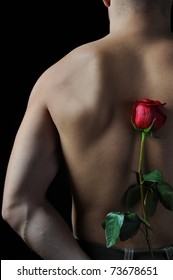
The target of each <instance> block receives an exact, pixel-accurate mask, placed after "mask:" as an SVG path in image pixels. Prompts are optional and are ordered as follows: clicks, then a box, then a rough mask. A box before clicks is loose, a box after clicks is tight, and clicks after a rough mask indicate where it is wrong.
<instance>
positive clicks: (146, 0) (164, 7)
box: [111, 0, 173, 13]
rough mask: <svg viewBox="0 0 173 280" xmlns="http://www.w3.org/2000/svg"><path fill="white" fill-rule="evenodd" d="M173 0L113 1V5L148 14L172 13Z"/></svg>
mask: <svg viewBox="0 0 173 280" xmlns="http://www.w3.org/2000/svg"><path fill="white" fill-rule="evenodd" d="M172 3H173V1H172V0H111V4H113V5H115V7H116V6H117V5H118V6H119V7H121V8H122V9H125V10H127V9H128V8H131V7H133V8H134V9H135V10H136V11H140V12H143V13H147V12H149V11H161V12H162V13H168V12H169V11H170V7H171V4H172Z"/></svg>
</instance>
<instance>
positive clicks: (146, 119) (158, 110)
mask: <svg viewBox="0 0 173 280" xmlns="http://www.w3.org/2000/svg"><path fill="white" fill-rule="evenodd" d="M165 104H166V103H163V104H161V102H160V101H153V100H150V99H142V100H135V101H134V105H133V108H132V122H133V124H134V125H135V127H136V128H137V129H141V130H143V129H146V128H148V127H150V126H151V125H152V123H153V122H154V123H153V126H152V128H151V130H152V131H156V130H158V129H159V128H161V127H162V126H163V124H164V123H165V121H166V118H167V117H166V115H165V114H164V113H163V112H162V109H163V106H164V105H165Z"/></svg>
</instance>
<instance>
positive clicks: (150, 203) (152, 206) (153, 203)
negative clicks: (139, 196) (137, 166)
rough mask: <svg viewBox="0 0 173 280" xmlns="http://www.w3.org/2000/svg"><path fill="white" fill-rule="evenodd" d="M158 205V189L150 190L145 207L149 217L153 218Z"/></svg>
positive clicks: (147, 193)
mask: <svg viewBox="0 0 173 280" xmlns="http://www.w3.org/2000/svg"><path fill="white" fill-rule="evenodd" d="M157 204H158V192H157V189H156V187H155V188H148V191H147V192H146V195H145V198H144V205H145V209H146V213H147V216H150V217H152V216H153V215H154V213H155V212H156V208H157Z"/></svg>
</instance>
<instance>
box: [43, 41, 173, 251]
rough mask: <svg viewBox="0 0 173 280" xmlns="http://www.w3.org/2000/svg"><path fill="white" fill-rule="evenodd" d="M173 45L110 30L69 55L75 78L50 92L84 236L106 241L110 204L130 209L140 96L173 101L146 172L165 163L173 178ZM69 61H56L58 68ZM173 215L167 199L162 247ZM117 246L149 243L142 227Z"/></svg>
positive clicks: (158, 239) (77, 225)
mask: <svg viewBox="0 0 173 280" xmlns="http://www.w3.org/2000/svg"><path fill="white" fill-rule="evenodd" d="M172 47H173V42H172V39H171V38H164V39H160V38H157V39H156V40H154V41H153V42H145V41H140V39H138V38H136V40H133V41H131V40H130V38H125V39H124V38H115V39H114V40H112V39H110V38H109V36H108V37H106V38H104V39H102V40H100V41H98V42H94V43H93V44H91V45H86V46H83V47H81V48H79V49H77V50H75V52H74V53H72V54H70V55H69V57H67V58H66V61H62V65H64V67H68V69H69V71H72V72H71V73H70V76H71V80H72V81H74V84H73V82H72V84H71V83H70V85H69V84H68V81H67V82H66V81H65V82H63V85H62V86H61V93H60V91H59V89H57V93H53V96H52V95H51V94H50V92H49V95H50V97H49V101H48V102H49V105H48V106H49V111H50V112H51V115H52V118H53V121H54V123H55V125H56V127H57V130H58V131H59V134H60V138H61V146H62V151H63V154H64V157H65V160H66V163H67V167H68V170H69V176H70V178H71V184H72V192H73V197H74V199H73V226H74V233H75V235H77V236H78V237H79V238H81V239H84V240H89V241H94V242H97V243H102V244H105V237H104V231H103V229H102V227H101V223H102V221H103V219H104V218H105V216H106V214H107V213H108V212H109V211H122V210H123V208H122V198H123V196H124V194H125V192H126V191H127V188H128V187H129V186H131V185H132V184H133V183H134V182H135V175H134V171H136V169H137V164H138V163H137V160H138V155H139V144H140V143H139V141H140V134H139V135H137V134H136V132H134V131H133V128H132V125H131V122H130V117H131V108H132V103H133V100H134V99H142V98H151V99H153V100H161V101H162V102H166V103H167V116H168V121H167V123H166V125H165V127H164V128H162V129H161V130H160V131H159V132H158V135H159V136H160V137H161V140H160V139H159V140H158V139H157V138H151V137H150V139H149V140H148V143H147V147H146V153H147V154H149V151H150V150H151V151H152V153H151V154H152V157H151V156H150V157H149V162H148V160H147V158H146V162H148V164H146V166H145V168H146V172H147V171H149V170H152V169H159V170H163V173H164V176H165V180H166V181H167V182H169V184H171V185H173V178H172V168H171V166H173V159H172V158H171V157H170V154H171V152H172V145H171V143H172V141H173V132H172V130H171V120H172V119H173V113H172V112H171V111H172V108H173V95H172V89H173V80H172V76H173V48H172ZM73 63H74V64H76V63H77V67H76V65H73ZM62 65H55V66H54V68H55V69H56V68H57V69H56V70H55V72H56V71H57V73H58V71H59V70H58V68H59V67H60V68H62V67H63V66H62ZM78 67H79V68H80V69H81V70H80V71H79V69H77V70H76V68H78ZM50 71H52V70H50ZM75 71H77V72H76V73H78V75H79V76H78V78H77V79H76V73H75ZM47 75H48V76H49V75H52V74H51V73H50V74H49V73H48V74H47ZM163 81H164V82H163ZM139 211H140V210H139ZM172 220H173V213H172V212H171V211H168V210H166V209H163V207H162V206H161V205H160V206H159V207H158V210H157V214H156V215H155V217H154V218H153V220H152V223H153V225H154V229H155V233H154V234H153V236H152V239H153V245H154V247H155V248H159V247H162V246H165V245H168V244H171V243H172V242H173V236H172V233H171V232H172V231H171V229H170V227H171V226H172ZM117 246H119V247H126V248H127V247H133V248H134V247H135V248H144V247H146V245H145V242H144V237H143V235H142V233H139V234H138V235H137V236H136V237H135V238H133V239H130V240H129V241H126V242H121V243H120V242H118V244H117Z"/></svg>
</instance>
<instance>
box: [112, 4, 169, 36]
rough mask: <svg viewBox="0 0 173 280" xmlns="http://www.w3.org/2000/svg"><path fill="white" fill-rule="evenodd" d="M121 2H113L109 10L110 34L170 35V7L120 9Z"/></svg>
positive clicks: (130, 7)
mask: <svg viewBox="0 0 173 280" xmlns="http://www.w3.org/2000/svg"><path fill="white" fill-rule="evenodd" d="M121 1H122V0H121ZM121 1H120V0H113V1H112V2H113V3H112V5H111V6H110V8H109V18H110V34H113V33H115V34H122V35H123V34H130V35H137V36H139V35H147V36H154V35H158V36H159V35H163V34H164V35H165V34H169V33H171V7H170V6H169V5H168V4H167V5H165V6H163V7H154V8H153V9H152V8H151V7H150V8H149V7H146V6H145V7H144V6H142V7H136V6H135V4H134V5H128V6H127V7H125V6H124V7H122V2H123V1H122V2H121ZM163 2H164V1H163ZM165 2H166V1H165ZM118 3H119V5H118Z"/></svg>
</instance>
